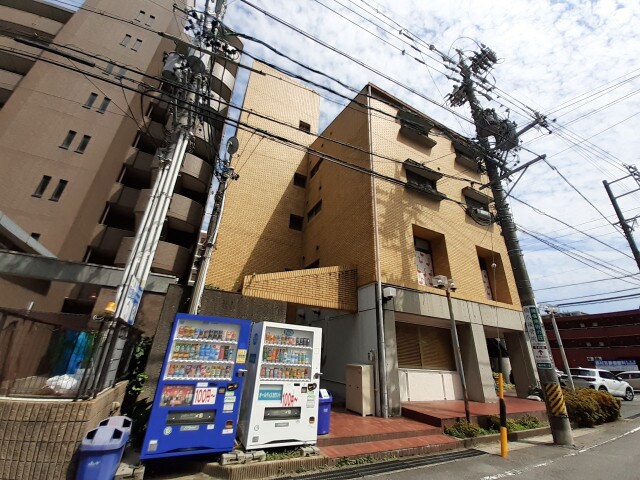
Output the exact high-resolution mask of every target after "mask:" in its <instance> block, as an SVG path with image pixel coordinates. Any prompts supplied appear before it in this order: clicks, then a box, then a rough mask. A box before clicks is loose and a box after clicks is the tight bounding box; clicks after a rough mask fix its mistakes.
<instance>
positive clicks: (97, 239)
mask: <svg viewBox="0 0 640 480" xmlns="http://www.w3.org/2000/svg"><path fill="white" fill-rule="evenodd" d="M133 234H134V232H132V231H130V230H122V229H120V228H115V227H108V226H106V225H97V226H96V228H95V229H94V230H93V237H92V239H91V243H90V244H89V246H90V247H91V248H92V249H93V250H94V251H95V252H97V253H100V254H101V255H114V254H115V253H116V252H117V251H118V248H120V244H121V243H122V241H123V239H124V238H125V237H131V236H132V235H133ZM125 261H126V260H125Z"/></svg>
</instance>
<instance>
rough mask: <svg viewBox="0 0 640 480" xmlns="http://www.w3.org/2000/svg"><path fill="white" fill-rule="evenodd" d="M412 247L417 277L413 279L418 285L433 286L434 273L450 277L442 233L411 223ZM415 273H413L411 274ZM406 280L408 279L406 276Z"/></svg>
mask: <svg viewBox="0 0 640 480" xmlns="http://www.w3.org/2000/svg"><path fill="white" fill-rule="evenodd" d="M412 229H413V247H414V257H415V262H416V263H415V265H416V272H417V278H416V277H413V281H416V280H417V282H418V285H420V286H426V287H430V286H433V277H434V276H435V275H444V276H446V277H447V278H450V277H451V268H450V267H449V256H448V254H447V247H446V243H445V240H444V235H442V234H441V233H438V232H434V231H432V230H427V229H426V228H423V227H420V226H418V225H413V226H412ZM412 275H415V274H412ZM407 281H410V279H409V278H408V279H407Z"/></svg>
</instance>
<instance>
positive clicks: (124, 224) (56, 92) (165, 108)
mask: <svg viewBox="0 0 640 480" xmlns="http://www.w3.org/2000/svg"><path fill="white" fill-rule="evenodd" d="M174 3H178V4H180V5H179V6H182V7H185V6H186V5H187V4H188V3H189V2H186V1H183V2H174V1H173V0H157V1H154V2H148V1H143V0H130V1H117V2H113V1H108V0H86V1H85V2H84V3H82V7H81V8H80V9H77V10H74V11H72V10H67V9H65V8H63V7H61V6H57V5H52V4H48V3H46V2H44V1H38V0H0V18H1V19H2V20H0V28H1V30H0V106H1V107H2V108H1V110H0V171H2V172H3V174H2V175H0V212H1V213H0V219H2V221H1V222H0V225H2V226H1V227H0V248H3V249H7V250H13V251H21V252H26V253H33V254H36V255H46V256H50V257H56V258H58V259H60V260H67V261H71V262H81V263H83V262H84V263H91V264H98V265H105V266H116V267H123V266H124V265H125V263H126V261H127V258H128V255H129V252H130V251H131V248H132V244H133V239H134V236H135V232H136V229H137V228H138V226H139V224H140V221H141V218H142V215H143V213H144V210H145V207H146V205H147V203H148V200H149V196H150V192H151V188H152V185H153V182H154V180H155V175H156V172H157V168H158V159H157V157H156V152H157V150H158V148H159V147H162V146H163V145H164V144H165V138H166V126H168V125H170V110H171V109H170V103H171V99H170V97H169V96H167V94H165V93H162V92H164V91H165V90H167V91H168V89H169V88H168V87H167V86H166V85H163V84H162V83H161V81H160V78H159V75H160V72H161V69H162V65H163V56H164V54H165V53H166V52H171V51H175V50H176V44H175V43H174V42H173V41H170V40H168V39H166V38H163V37H162V36H160V35H159V34H158V32H166V33H168V34H170V35H174V36H177V37H182V38H184V39H187V40H188V38H187V37H186V36H184V33H183V26H184V22H185V18H184V17H185V15H184V14H183V13H182V12H181V11H179V10H175V9H174ZM16 36H20V37H23V38H26V39H27V40H28V41H34V40H35V41H37V42H43V43H47V44H49V45H50V46H51V47H53V48H56V49H59V50H61V51H64V52H66V54H68V55H71V56H72V57H73V56H75V57H77V58H81V59H85V60H87V61H88V62H91V63H94V64H95V66H94V67H92V66H89V65H85V64H83V63H82V62H79V61H77V60H74V59H73V58H71V59H69V58H65V57H63V56H60V55H56V54H54V53H49V52H46V51H44V52H43V50H42V49H39V48H36V47H37V44H36V46H35V47H34V46H33V44H30V45H26V44H25V43H19V42H17V41H16V40H15V39H14V38H13V37H16ZM232 43H233V44H234V46H236V47H238V48H239V47H241V44H240V43H239V42H237V41H235V40H233V41H232ZM184 48H185V47H184V45H179V46H178V50H179V51H181V50H182V49H184ZM66 67H68V68H66ZM78 70H80V71H78ZM236 70H237V66H236V65H234V64H231V63H227V62H223V61H222V60H218V61H217V62H216V63H215V64H214V66H213V70H212V72H213V78H212V81H211V84H210V85H209V88H210V91H211V96H212V98H213V100H212V101H211V102H210V105H209V106H208V107H207V108H208V110H209V111H210V112H212V115H211V116H210V117H206V116H205V117H204V118H205V120H201V121H199V123H198V124H197V126H196V128H195V133H194V136H193V138H192V142H191V146H190V148H189V150H188V153H187V154H186V158H185V159H184V163H183V165H182V169H181V172H180V179H179V181H178V184H177V186H176V189H175V191H174V194H173V196H172V199H171V205H170V207H169V213H168V216H167V220H166V222H165V224H164V226H163V229H162V235H161V241H160V244H159V245H158V249H157V252H156V255H155V257H154V260H153V264H152V266H151V271H152V272H155V273H157V274H164V275H169V276H171V277H175V278H176V279H177V281H179V282H182V283H187V282H188V281H189V279H190V276H191V274H192V272H191V268H192V264H193V259H194V254H195V253H196V250H197V245H198V240H199V235H200V230H201V224H202V218H203V212H204V207H205V204H206V200H207V196H208V190H209V187H210V183H211V179H212V173H213V167H212V165H213V161H214V159H215V156H216V152H217V148H218V147H217V146H218V144H219V141H220V137H221V133H222V126H223V125H222V121H221V119H220V118H221V117H220V116H218V114H221V115H225V114H226V110H227V107H226V105H225V104H223V103H221V102H228V101H229V100H230V99H231V92H232V90H233V87H234V82H235V75H236ZM140 82H142V83H140ZM144 85H149V86H150V87H153V88H154V89H157V88H158V87H159V88H161V89H162V90H161V92H160V93H159V92H157V91H156V92H155V93H153V95H152V96H151V97H150V96H147V95H142V94H141V92H143V91H144V90H145V89H146V87H145V86H144ZM129 88H133V89H134V91H131V90H129ZM209 126H210V127H211V128H209ZM101 295H104V292H103V291H102V289H101V288H100V287H99V286H95V285H92V286H87V285H84V286H83V285H80V284H78V285H73V284H70V283H60V282H55V281H53V282H52V281H47V280H39V279H26V278H19V277H15V276H10V275H3V276H2V277H0V305H2V306H4V307H14V308H25V307H26V306H27V305H29V304H30V302H34V308H35V309H37V310H48V311H65V312H70V313H89V312H91V311H92V309H93V308H94V306H95V303H96V298H100V297H101ZM109 295H111V297H112V296H113V291H111V293H109V294H108V295H107V296H109ZM103 303H104V302H103ZM143 303H144V302H143ZM103 306H104V304H103V305H101V307H103ZM143 306H144V305H143Z"/></svg>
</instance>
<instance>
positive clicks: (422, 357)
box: [207, 66, 536, 414]
mask: <svg viewBox="0 0 640 480" xmlns="http://www.w3.org/2000/svg"><path fill="white" fill-rule="evenodd" d="M260 70H262V71H263V72H266V75H257V74H252V76H251V78H250V80H249V85H248V90H247V94H246V98H245V102H244V109H245V111H244V113H243V114H242V115H241V117H240V122H241V123H242V124H243V125H242V127H241V128H242V131H241V132H240V133H239V134H238V138H239V140H240V152H239V155H238V156H237V157H236V161H235V165H234V166H235V167H236V170H237V171H238V172H239V174H240V179H239V180H238V181H237V182H234V183H232V184H231V185H230V187H229V188H228V191H227V194H228V196H227V199H226V206H225V212H224V216H223V219H222V223H221V228H220V232H219V237H218V243H217V249H216V251H215V252H214V254H213V258H212V263H211V268H210V270H209V273H208V275H207V279H208V284H209V286H210V288H217V289H221V290H228V291H242V293H243V294H244V295H247V296H253V297H260V298H267V299H273V300H280V301H287V302H289V305H290V308H289V314H288V320H287V321H288V322H291V323H306V324H311V325H314V326H320V327H322V328H323V329H324V335H323V338H324V342H325V344H324V352H323V373H324V375H323V377H322V385H324V386H326V387H327V388H330V389H331V390H333V391H334V393H335V394H336V395H337V396H338V397H344V396H345V394H346V390H347V387H346V377H345V375H346V373H345V372H346V365H347V364H353V363H359V364H369V363H373V364H375V365H376V366H378V365H384V367H385V368H384V369H383V372H382V373H381V374H380V375H377V376H376V382H375V383H376V387H377V388H378V394H376V395H375V396H376V399H377V400H378V402H379V403H380V402H381V403H382V406H383V407H384V402H385V401H388V406H389V412H390V413H391V414H397V413H398V412H399V411H400V405H401V403H402V402H405V401H421V400H432V399H433V400H436V399H453V398H462V392H461V386H460V377H459V374H458V370H457V369H456V365H455V361H454V356H453V348H452V342H451V336H450V334H451V331H450V312H449V309H448V306H447V301H446V298H445V295H444V292H443V291H442V290H440V289H438V288H436V287H435V286H434V280H433V279H434V276H439V275H443V276H446V277H447V278H453V279H455V284H456V285H457V290H456V291H455V292H454V293H452V297H453V313H454V316H455V319H456V321H457V330H458V333H459V336H460V343H461V349H462V357H463V366H464V369H465V373H466V377H467V384H468V385H467V386H468V392H469V396H470V398H471V399H472V400H477V401H496V394H495V390H494V382H493V378H492V372H491V365H490V363H491V359H490V358H489V354H488V349H487V339H489V338H498V337H500V338H502V339H504V340H505V341H506V344H507V347H508V350H509V354H510V359H511V365H512V367H513V373H514V377H515V380H516V383H517V386H518V394H519V395H520V396H526V395H527V390H528V387H529V385H532V384H534V383H535V382H536V375H535V369H534V367H533V362H532V358H531V353H530V348H529V345H528V341H527V339H526V336H525V334H524V320H523V315H522V313H521V305H520V302H519V299H518V295H517V291H516V288H515V283H514V277H513V273H512V269H511V265H510V263H509V259H508V256H507V252H506V248H505V245H504V242H503V240H502V237H501V234H500V227H499V226H498V225H497V224H495V223H493V222H492V221H491V216H490V212H491V209H492V207H491V203H492V198H491V196H490V190H488V189H483V190H480V188H479V187H480V185H481V184H483V183H486V182H487V177H486V175H484V174H483V171H482V168H481V165H479V163H478V162H477V161H476V160H475V158H474V157H475V155H474V154H473V149H472V147H470V142H469V141H468V139H465V138H463V137H461V136H460V135H458V134H456V133H455V132H453V131H451V130H450V129H448V128H447V127H445V126H443V125H441V124H439V123H438V122H436V121H435V120H433V119H431V118H429V117H427V116H426V115H424V114H422V113H421V112H419V111H417V110H415V109H414V108H412V107H411V106H409V105H407V104H405V103H403V102H401V101H400V100H398V99H396V98H394V97H392V96H391V95H389V94H388V93H386V92H384V91H382V90H381V89H379V88H377V87H375V86H374V85H367V86H366V87H365V88H364V89H363V90H362V91H361V92H360V94H359V95H357V96H356V98H355V99H354V100H353V101H351V102H350V103H349V104H348V105H347V106H346V107H345V108H344V109H343V110H342V111H341V112H340V114H339V115H338V116H337V117H336V118H335V119H334V120H333V121H332V122H331V123H330V124H329V125H328V126H327V127H326V128H325V129H324V131H323V132H322V133H321V134H319V135H318V136H317V137H314V136H313V133H314V132H316V131H317V127H316V126H317V124H318V123H317V119H318V103H319V97H318V95H317V94H316V93H314V92H312V91H310V90H308V89H306V88H304V87H302V86H298V85H296V84H295V83H293V82H292V80H291V79H288V78H285V77H282V75H280V74H277V73H276V72H273V71H270V70H269V69H267V68H265V67H263V66H260ZM265 117H267V118H265ZM274 120H276V121H277V122H278V123H274ZM254 128H259V129H263V130H268V131H269V132H273V133H274V134H275V135H277V136H278V137H277V138H275V137H273V136H271V135H264V134H262V133H261V132H260V131H255V130H253V129H254ZM378 287H380V290H379V293H377V292H378ZM388 287H390V288H388ZM381 297H382V298H381ZM382 345H384V349H383V348H382ZM379 356H382V358H381V359H380V358H379ZM380 360H382V361H380ZM505 373H509V372H505ZM385 385H386V388H384V387H385Z"/></svg>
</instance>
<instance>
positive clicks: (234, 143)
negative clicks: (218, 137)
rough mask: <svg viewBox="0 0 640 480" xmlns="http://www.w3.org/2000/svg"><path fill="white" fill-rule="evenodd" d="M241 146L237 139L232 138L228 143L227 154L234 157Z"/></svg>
mask: <svg viewBox="0 0 640 480" xmlns="http://www.w3.org/2000/svg"><path fill="white" fill-rule="evenodd" d="M239 146H240V143H239V142H238V139H237V138H236V137H231V138H230V139H229V140H228V141H227V153H228V154H229V155H233V154H234V153H236V152H237V151H238V147H239Z"/></svg>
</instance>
